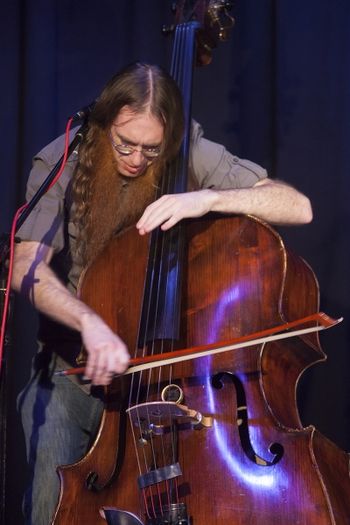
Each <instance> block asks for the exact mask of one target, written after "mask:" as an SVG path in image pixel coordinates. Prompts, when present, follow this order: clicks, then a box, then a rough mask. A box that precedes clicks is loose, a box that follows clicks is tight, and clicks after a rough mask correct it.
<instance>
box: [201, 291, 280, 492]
mask: <svg viewBox="0 0 350 525" xmlns="http://www.w3.org/2000/svg"><path fill="white" fill-rule="evenodd" d="M241 299H242V297H241V290H240V287H239V286H238V285H235V286H233V287H232V288H231V289H229V290H225V292H224V293H223V294H222V296H221V298H220V299H219V301H218V303H217V307H216V310H215V315H214V318H213V321H212V325H211V327H210V332H209V340H208V343H214V342H215V341H217V340H218V333H219V329H220V324H221V321H222V319H224V318H225V310H226V308H227V307H228V306H230V307H231V306H232V303H235V302H237V301H238V300H241ZM206 359H208V361H209V362H210V360H212V357H208V358H206ZM207 369H210V367H208V368H207ZM207 392H209V406H210V410H211V413H212V414H215V413H217V410H216V408H215V400H214V396H213V388H212V385H211V383H210V377H207ZM213 430H214V433H215V439H216V442H217V445H218V446H217V450H218V451H219V453H220V455H221V457H222V459H223V460H224V462H225V463H226V465H227V466H228V468H229V470H230V471H231V472H232V475H233V476H236V477H238V479H239V481H242V482H244V483H245V484H247V485H254V486H255V487H256V486H259V487H261V488H264V489H272V490H276V488H277V486H276V485H277V478H278V476H277V475H276V476H275V475H274V472H271V470H272V471H275V467H274V466H267V467H266V466H262V465H257V464H255V463H253V462H252V463H251V468H249V467H248V466H245V465H243V464H242V463H240V462H239V461H238V460H237V459H236V457H235V455H234V453H233V452H234V451H232V450H230V449H229V448H228V447H227V444H226V440H225V436H224V434H223V432H222V430H220V426H219V424H218V422H217V421H215V419H214V421H213ZM232 431H233V430H232ZM260 469H261V472H259V473H258V472H252V470H255V471H257V470H260ZM266 469H269V470H270V472H269V473H266ZM281 488H282V487H281V479H279V483H278V490H280V489H281Z"/></svg>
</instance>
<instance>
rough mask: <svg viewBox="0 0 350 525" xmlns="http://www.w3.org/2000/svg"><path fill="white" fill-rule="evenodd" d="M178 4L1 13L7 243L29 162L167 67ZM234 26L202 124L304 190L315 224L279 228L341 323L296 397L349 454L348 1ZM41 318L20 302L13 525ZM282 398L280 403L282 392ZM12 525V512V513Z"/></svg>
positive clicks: (255, 8)
mask: <svg viewBox="0 0 350 525" xmlns="http://www.w3.org/2000/svg"><path fill="white" fill-rule="evenodd" d="M171 3H172V2H171V1H170V0H169V1H167V0H147V1H143V0H139V1H137V0H99V1H98V2H97V1H93V0H60V1H53V0H31V1H27V2H23V1H21V0H12V1H11V2H4V1H3V2H2V5H1V17H0V42H1V53H0V65H1V69H0V70H1V84H0V90H1V101H2V103H1V141H0V148H1V171H0V178H1V207H0V231H1V232H6V231H8V229H9V226H10V221H11V217H12V215H13V213H14V211H15V209H16V207H17V206H18V205H19V204H20V203H22V202H23V197H24V188H25V182H26V178H27V175H28V171H29V169H30V165H31V157H32V155H33V154H34V153H35V152H37V151H38V150H39V149H40V148H42V147H43V146H44V145H45V144H46V143H48V142H49V141H50V140H52V139H53V138H55V137H56V136H57V135H59V134H61V133H62V132H63V130H64V126H65V122H66V118H67V117H68V116H69V115H71V114H72V113H74V112H75V111H76V110H78V109H79V108H80V107H82V106H84V105H86V104H88V103H89V102H90V101H92V100H93V99H94V98H95V97H96V96H97V95H98V93H99V92H100V90H101V88H102V87H103V85H104V83H105V82H106V81H107V80H108V79H109V77H111V76H112V74H114V73H115V72H116V71H117V70H118V69H119V68H120V67H122V66H123V65H125V64H126V63H128V62H131V61H134V60H143V61H149V62H152V63H159V64H161V65H163V66H165V67H168V65H169V61H170V52H171V39H166V38H165V37H164V36H162V33H161V28H162V25H163V24H164V23H169V22H171V13H170V5H171ZM232 14H234V16H235V17H236V26H235V28H234V30H233V31H232V34H231V38H230V40H229V42H227V43H225V44H222V45H221V46H220V47H219V48H218V49H217V50H216V51H215V52H214V54H213V55H214V56H213V63H212V64H211V65H210V66H209V67H207V68H205V69H202V70H198V71H196V74H195V85H194V96H193V115H194V117H195V118H196V119H197V120H199V121H200V122H201V123H202V125H203V126H204V129H205V132H206V135H207V137H208V138H210V139H212V140H214V141H217V142H221V143H223V144H225V145H226V146H227V147H228V148H229V149H230V150H231V151H232V152H234V153H235V154H237V155H239V156H241V157H246V158H248V159H251V160H253V161H255V162H258V163H260V164H262V165H263V166H265V167H266V168H267V169H268V171H269V174H270V176H271V177H276V178H278V179H282V180H284V181H287V182H288V183H290V184H292V185H294V186H296V187H298V188H299V189H300V190H301V191H303V192H305V193H306V194H307V195H308V196H309V197H310V199H311V201H312V204H313V208H314V220H313V223H312V224H310V225H307V226H302V227H298V228H280V230H279V231H280V232H281V233H282V235H283V237H284V239H285V240H286V242H287V243H288V244H289V246H290V247H291V248H292V249H293V250H294V251H295V252H297V253H299V254H300V255H302V256H303V257H304V258H305V259H306V260H307V261H308V262H309V264H310V265H311V266H312V268H313V269H314V271H315V273H316V275H317V276H318V279H319V283H320V292H321V309H322V310H324V311H326V312H327V313H329V314H330V315H332V316H335V317H337V316H344V322H343V323H342V325H341V326H339V327H337V328H334V329H332V330H330V331H329V332H328V333H326V334H324V335H323V334H322V335H321V340H322V343H323V348H324V350H325V351H326V353H327V354H328V361H327V363H326V364H319V365H316V366H314V367H313V368H312V369H310V370H308V371H307V372H306V373H305V374H304V376H303V378H302V380H301V384H300V388H299V406H300V411H301V415H302V420H303V422H304V423H305V425H307V424H311V423H312V424H315V425H316V426H317V428H318V429H319V430H320V431H321V432H322V433H324V434H325V435H326V436H328V437H329V438H330V439H331V440H333V441H335V442H336V443H337V444H338V445H339V446H341V447H342V448H344V449H347V450H349V449H350V413H349V403H350V401H349V400H350V358H349V350H348V344H349V335H348V334H349V327H350V316H349V314H350V312H349V299H348V296H349V292H350V287H349V268H350V265H349V262H350V261H349V237H350V234H349V215H350V206H349V203H348V201H349V196H350V190H349V165H350V148H349V143H350V32H349V26H350V3H349V2H348V0H333V1H332V0H331V1H329V0H309V1H307V2H305V1H304V0H299V1H294V2H291V1H290V0H270V1H269V0H237V1H236V2H234V7H233V10H232ZM35 319H36V317H35V315H34V313H33V312H32V310H31V309H30V308H28V306H26V305H24V304H23V303H22V301H20V300H18V301H16V305H15V316H14V326H13V330H12V334H13V346H12V349H11V354H10V356H9V361H10V380H9V382H8V396H9V420H8V440H9V447H8V451H9V452H8V456H9V457H8V459H9V462H8V463H9V467H8V487H7V504H8V509H9V510H8V511H7V512H11V519H10V518H9V521H8V522H9V523H10V522H11V523H17V524H20V523H21V518H20V510H19V501H20V494H21V491H22V490H23V485H24V483H25V467H24V448H23V438H22V433H21V429H20V426H19V424H18V419H17V415H16V410H15V399H16V396H17V393H18V391H19V389H20V388H22V386H23V385H24V383H25V381H26V379H27V376H28V370H29V362H30V359H31V357H32V353H33V351H34V348H35V345H34V343H33V341H34V330H35ZM281 395H283V393H281ZM9 515H10V514H9Z"/></svg>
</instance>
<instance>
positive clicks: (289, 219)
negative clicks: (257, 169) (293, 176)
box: [204, 181, 312, 225]
mask: <svg viewBox="0 0 350 525" xmlns="http://www.w3.org/2000/svg"><path fill="white" fill-rule="evenodd" d="M204 191H206V190H204ZM209 191H210V192H212V195H211V197H210V198H212V203H211V211H215V212H220V213H238V214H250V215H255V216H257V217H260V218H261V219H263V220H265V221H267V222H269V223H272V224H286V225H287V224H306V223H309V222H310V221H311V220H312V209H311V204H310V201H309V199H308V198H307V197H306V196H305V195H303V194H302V193H300V192H298V191H297V190H296V189H295V188H293V187H291V186H288V185H287V184H284V183H280V182H278V181H266V182H264V183H260V184H256V185H255V186H254V187H253V188H247V189H239V190H209Z"/></svg>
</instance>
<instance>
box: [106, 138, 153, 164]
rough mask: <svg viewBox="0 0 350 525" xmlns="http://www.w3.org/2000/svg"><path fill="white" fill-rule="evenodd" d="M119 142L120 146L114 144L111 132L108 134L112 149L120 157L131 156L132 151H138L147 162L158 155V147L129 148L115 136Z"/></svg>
mask: <svg viewBox="0 0 350 525" xmlns="http://www.w3.org/2000/svg"><path fill="white" fill-rule="evenodd" d="M117 137H118V139H119V140H120V141H121V142H120V144H116V143H115V141H114V138H113V135H112V133H111V131H110V132H109V138H110V140H111V143H112V146H113V148H114V149H115V150H116V151H117V152H118V153H120V154H121V155H132V154H133V153H134V151H139V152H141V153H142V155H143V156H144V157H145V158H146V159H147V160H150V161H151V160H154V159H156V158H157V157H159V155H160V150H161V148H160V146H140V147H135V146H130V145H129V144H125V143H123V139H122V138H121V137H120V136H119V135H117Z"/></svg>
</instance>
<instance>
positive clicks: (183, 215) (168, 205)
mask: <svg viewBox="0 0 350 525" xmlns="http://www.w3.org/2000/svg"><path fill="white" fill-rule="evenodd" d="M216 199H217V196H216V193H215V192H213V191H211V190H200V191H192V192H188V193H179V194H175V195H163V197H161V198H160V199H158V200H156V201H155V202H153V203H152V204H150V205H149V206H147V208H146V209H145V211H144V213H143V215H142V217H141V218H140V220H139V221H138V223H137V224H136V228H137V229H138V230H139V233H140V234H141V235H144V234H145V233H148V232H150V231H152V230H154V229H155V228H157V227H158V226H161V229H162V230H164V231H165V230H169V229H170V228H171V227H172V226H174V225H175V224H176V223H177V222H179V221H180V220H182V219H188V218H190V217H201V216H202V215H205V214H206V213H208V212H209V211H211V209H212V207H213V204H214V202H215V200H216Z"/></svg>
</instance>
